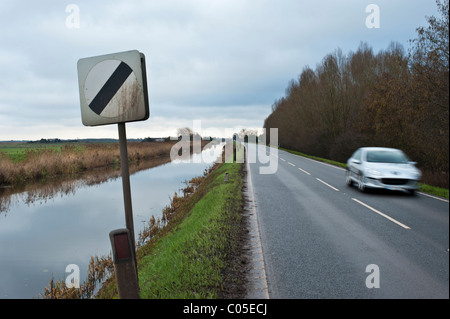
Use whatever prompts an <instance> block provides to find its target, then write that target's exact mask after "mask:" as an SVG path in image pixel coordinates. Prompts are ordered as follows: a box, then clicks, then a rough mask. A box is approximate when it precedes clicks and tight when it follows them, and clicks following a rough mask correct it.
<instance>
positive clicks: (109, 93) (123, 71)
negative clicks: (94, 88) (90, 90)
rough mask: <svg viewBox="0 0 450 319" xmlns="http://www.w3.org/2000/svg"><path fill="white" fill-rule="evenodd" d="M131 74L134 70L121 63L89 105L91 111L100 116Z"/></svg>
mask: <svg viewBox="0 0 450 319" xmlns="http://www.w3.org/2000/svg"><path fill="white" fill-rule="evenodd" d="M131 72H133V70H131V68H130V67H129V66H128V64H126V63H124V62H121V63H120V64H119V66H118V67H117V68H116V70H115V71H114V73H113V74H112V75H111V76H110V77H109V79H108V81H106V83H105V85H103V87H102V88H101V90H100V91H99V92H98V93H97V95H96V96H95V98H94V99H93V100H92V102H91V103H90V104H89V107H90V108H91V110H92V111H94V112H95V113H97V114H98V115H100V113H102V111H103V110H104V109H105V107H106V106H107V105H108V103H109V101H111V99H112V98H113V96H114V95H115V94H116V93H117V91H118V90H119V89H120V87H121V86H122V84H123V83H124V82H125V81H126V79H127V78H128V76H129V75H130V74H131Z"/></svg>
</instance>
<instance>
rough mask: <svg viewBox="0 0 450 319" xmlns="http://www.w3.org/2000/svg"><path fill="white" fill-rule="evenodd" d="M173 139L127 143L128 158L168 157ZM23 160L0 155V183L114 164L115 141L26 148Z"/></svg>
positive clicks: (117, 155)
mask: <svg viewBox="0 0 450 319" xmlns="http://www.w3.org/2000/svg"><path fill="white" fill-rule="evenodd" d="M174 144H175V142H164V143H137V142H129V143H128V160H129V162H130V163H137V162H139V161H142V160H146V159H150V158H155V157H159V156H168V155H169V154H170V149H171V148H172V146H173V145H174ZM25 152H26V156H25V159H24V160H23V161H20V162H18V163H15V162H13V161H11V160H10V159H9V158H8V157H7V156H6V155H2V154H0V156H1V158H0V185H17V184H21V183H24V182H29V181H36V180H39V179H42V178H47V177H55V176H61V175H74V174H78V173H80V172H84V171H87V170H92V169H96V168H100V167H108V166H114V165H116V166H118V165H119V163H120V150H119V145H118V144H84V145H82V146H80V145H71V144H67V145H65V146H63V147H62V148H61V149H50V148H49V149H31V150H26V151H25Z"/></svg>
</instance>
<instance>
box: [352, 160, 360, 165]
mask: <svg viewBox="0 0 450 319" xmlns="http://www.w3.org/2000/svg"><path fill="white" fill-rule="evenodd" d="M351 162H352V163H354V164H361V161H360V160H358V159H352V160H351Z"/></svg>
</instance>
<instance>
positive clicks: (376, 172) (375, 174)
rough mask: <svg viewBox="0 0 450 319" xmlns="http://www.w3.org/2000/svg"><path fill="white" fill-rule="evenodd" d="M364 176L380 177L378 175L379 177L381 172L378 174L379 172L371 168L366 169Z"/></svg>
mask: <svg viewBox="0 0 450 319" xmlns="http://www.w3.org/2000/svg"><path fill="white" fill-rule="evenodd" d="M366 174H367V175H374V176H380V175H381V172H379V171H377V170H375V169H372V168H367V169H366Z"/></svg>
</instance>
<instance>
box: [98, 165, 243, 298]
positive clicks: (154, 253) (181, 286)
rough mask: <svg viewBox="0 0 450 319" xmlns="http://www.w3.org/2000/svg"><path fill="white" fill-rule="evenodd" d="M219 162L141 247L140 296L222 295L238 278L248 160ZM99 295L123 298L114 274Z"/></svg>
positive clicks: (139, 269)
mask: <svg viewBox="0 0 450 319" xmlns="http://www.w3.org/2000/svg"><path fill="white" fill-rule="evenodd" d="M216 165H217V166H216V168H215V169H214V170H212V171H211V172H210V173H209V174H208V175H207V176H206V177H205V179H204V180H203V182H202V183H201V184H200V185H199V186H198V188H197V190H196V191H195V193H194V194H193V195H191V196H190V197H188V198H187V199H185V200H184V201H183V203H182V204H181V206H180V207H179V208H178V209H177V212H176V215H175V217H173V218H172V219H171V220H170V222H169V224H168V225H167V226H165V227H164V228H162V230H161V231H160V232H158V233H157V234H156V235H155V236H154V237H153V238H152V239H151V240H150V241H149V242H148V243H146V244H144V245H143V246H142V247H140V248H139V249H138V250H137V253H136V254H137V260H138V274H139V275H138V276H139V286H140V296H141V298H143V299H174V298H176V299H206V298H221V297H222V296H223V294H224V293H225V291H224V290H225V289H226V287H225V286H226V284H225V283H227V282H234V283H236V282H238V280H239V279H235V278H234V277H233V276H232V273H233V269H235V268H236V267H238V266H236V264H237V263H236V262H234V263H233V262H232V260H234V259H232V256H234V253H235V252H236V251H237V247H238V245H239V241H238V239H239V236H240V231H241V228H240V227H241V219H242V217H241V210H242V205H243V198H242V186H243V175H242V168H243V165H242V164H241V163H223V164H216ZM227 173H228V181H225V180H224V179H225V175H226V174H227ZM230 269H231V270H230ZM96 298H118V295H117V290H116V287H115V279H114V278H113V277H112V278H110V279H109V280H108V281H107V282H106V283H105V284H104V285H103V287H102V289H101V292H100V294H99V295H97V296H96Z"/></svg>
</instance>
